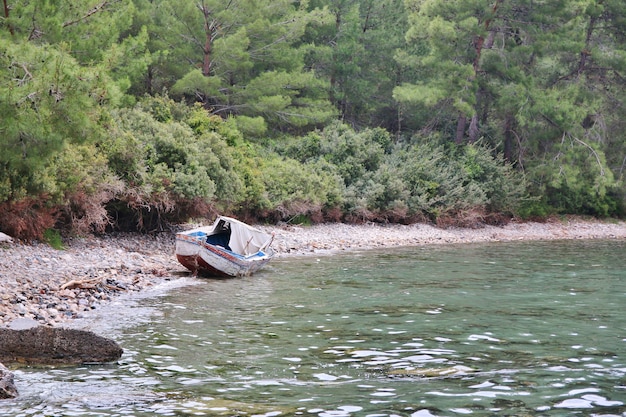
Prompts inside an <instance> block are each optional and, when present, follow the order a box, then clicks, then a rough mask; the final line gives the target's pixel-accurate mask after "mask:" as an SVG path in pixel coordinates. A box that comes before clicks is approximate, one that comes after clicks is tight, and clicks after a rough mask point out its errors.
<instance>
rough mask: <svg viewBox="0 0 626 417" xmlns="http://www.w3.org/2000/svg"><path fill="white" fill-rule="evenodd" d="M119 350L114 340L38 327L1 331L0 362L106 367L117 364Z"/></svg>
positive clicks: (77, 331) (63, 329)
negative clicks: (93, 364)
mask: <svg viewBox="0 0 626 417" xmlns="http://www.w3.org/2000/svg"><path fill="white" fill-rule="evenodd" d="M122 353H123V350H122V348H121V347H120V346H119V345H118V344H117V343H116V342H115V341H113V340H111V339H108V338H105V337H102V336H99V335H97V334H95V333H93V332H89V331H85V330H77V329H65V328H53V327H46V326H38V327H33V328H28V329H24V330H14V329H8V328H0V362H3V363H22V364H39V365H59V364H61V365H68V364H82V363H105V362H113V361H116V360H118V359H119V358H120V357H121V356H122Z"/></svg>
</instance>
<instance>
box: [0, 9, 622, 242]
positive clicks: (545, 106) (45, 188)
mask: <svg viewBox="0 0 626 417" xmlns="http://www.w3.org/2000/svg"><path fill="white" fill-rule="evenodd" d="M2 6H3V8H2V12H0V144H1V146H2V152H0V230H2V231H4V232H6V233H9V234H12V235H14V236H16V237H20V238H24V239H39V238H42V236H43V235H44V232H45V231H46V230H50V229H57V230H60V231H62V232H63V233H75V234H76V233H78V234H82V233H93V232H96V233H103V232H107V231H111V230H144V231H154V230H163V229H164V228H167V227H168V226H169V225H171V224H175V223H178V222H185V221H189V220H190V219H203V218H209V217H212V216H214V215H215V214H216V213H225V214H231V215H235V216H238V217H240V218H242V219H244V220H251V221H266V222H303V221H312V222H321V221H346V222H366V221H377V222H400V223H410V222H417V221H429V222H435V223H437V224H440V225H465V226H479V225H480V224H484V223H501V222H506V221H508V220H509V219H511V218H515V217H518V218H535V219H541V218H546V217H547V216H551V215H559V214H582V215H591V216H597V217H623V216H624V215H625V214H626V209H625V206H626V184H625V183H624V168H625V167H626V133H625V132H626V129H625V126H624V124H625V122H624V121H625V120H626V117H624V116H625V113H626V107H625V106H624V99H625V95H626V89H625V88H624V84H625V83H626V9H624V7H622V4H621V1H619V0H575V1H574V0H554V1H550V2H534V1H530V0H521V1H516V2H505V1H502V0H489V1H485V0H455V1H448V0H404V1H403V0H332V1H331V0H303V1H294V0H229V1H222V0H179V1H177V2H175V3H172V2H171V1H167V0H88V1H85V0H63V1H57V0H41V1H37V2H33V1H28V0H3V5H2Z"/></svg>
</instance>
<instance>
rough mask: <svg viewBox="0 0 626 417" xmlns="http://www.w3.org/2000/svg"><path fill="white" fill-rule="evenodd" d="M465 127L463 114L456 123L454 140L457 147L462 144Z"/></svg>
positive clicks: (465, 119) (465, 118)
mask: <svg viewBox="0 0 626 417" xmlns="http://www.w3.org/2000/svg"><path fill="white" fill-rule="evenodd" d="M465 125H467V117H465V116H464V115H463V114H459V119H458V120H457V123H456V138H455V139H454V141H455V142H456V143H457V145H460V144H462V143H463V138H464V137H465Z"/></svg>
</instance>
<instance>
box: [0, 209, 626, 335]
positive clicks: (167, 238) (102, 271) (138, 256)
mask: <svg viewBox="0 0 626 417" xmlns="http://www.w3.org/2000/svg"><path fill="white" fill-rule="evenodd" d="M259 227H260V228H261V229H263V230H265V231H267V232H270V233H274V235H275V238H274V242H273V245H272V247H273V248H274V249H275V251H276V252H277V253H278V256H280V257H284V256H304V255H310V254H315V255H331V254H333V253H337V252H340V251H350V250H367V249H378V248H390V247H398V246H420V245H431V244H458V243H474V242H497V241H502V242H504V241H518V240H563V239H626V222H602V221H595V220H581V219H566V220H560V221H552V222H546V223H534V222H524V223H510V224H508V225H506V226H502V227H495V226H485V227H483V228H479V229H459V228H452V229H439V228H436V227H433V226H431V225H427V224H415V225H409V226H403V225H378V224H364V225H347V224H322V225H315V226H310V227H304V226H292V225H284V226H259ZM65 245H66V248H65V249H64V250H56V249H53V248H51V247H49V246H48V245H46V244H33V245H26V244H21V243H16V242H3V243H0V255H1V256H0V327H13V328H16V327H19V323H21V322H24V321H30V322H33V323H34V322H37V323H39V324H42V325H48V326H60V325H62V323H64V322H66V321H68V320H71V319H73V318H77V317H81V316H82V315H83V314H85V312H88V311H90V310H93V309H97V308H98V307H99V306H101V305H103V304H105V303H108V302H110V301H111V300H113V299H115V298H116V297H117V296H119V295H121V294H123V293H126V292H132V291H142V290H144V289H146V288H148V287H151V286H154V285H157V284H160V283H163V282H165V281H172V280H176V279H179V278H181V277H185V276H188V275H189V272H188V271H187V270H186V269H185V268H183V267H182V266H181V265H180V264H179V263H178V262H177V261H176V259H175V256H174V234H173V233H160V234H158V235H136V234H120V235H108V236H104V237H92V236H90V237H84V238H75V239H71V240H69V241H67V242H65Z"/></svg>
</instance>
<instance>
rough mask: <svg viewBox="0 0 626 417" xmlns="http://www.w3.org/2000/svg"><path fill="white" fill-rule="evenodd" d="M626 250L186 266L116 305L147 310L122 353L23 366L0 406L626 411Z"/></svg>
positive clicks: (615, 245) (31, 410)
mask: <svg viewBox="0 0 626 417" xmlns="http://www.w3.org/2000/svg"><path fill="white" fill-rule="evenodd" d="M625 249H626V243H625V242H619V241H602V242H558V243H557V242H546V243H518V244H481V245H463V246H447V247H420V248H403V249H400V250H394V251H380V252H379V251H374V252H361V253H350V254H343V255H336V256H325V257H320V258H314V257H309V258H299V259H280V260H277V261H276V262H274V263H273V264H272V265H271V267H270V268H268V269H266V270H265V271H262V272H261V273H260V274H258V275H256V276H254V277H250V278H243V279H231V280H210V279H203V280H196V281H193V282H194V285H191V286H187V287H183V288H176V289H174V290H171V291H170V292H168V293H167V294H164V295H161V296H159V297H153V298H148V299H145V300H142V301H141V302H140V305H139V306H136V307H133V308H131V309H126V310H125V313H124V314H125V317H133V311H142V312H143V313H144V314H143V315H138V318H139V320H138V322H137V323H136V324H134V325H129V324H126V325H125V326H124V327H123V328H122V330H120V331H116V332H114V334H115V337H116V339H117V340H118V341H119V342H120V343H121V345H122V346H123V347H124V348H125V354H124V356H123V358H122V360H121V361H120V362H119V363H118V364H113V365H107V366H87V367H77V368H67V369H57V370H41V369H21V370H18V371H17V373H16V374H17V382H18V384H19V386H20V391H21V396H20V398H19V399H17V400H15V401H8V402H2V403H0V416H9V415H11V416H17V415H23V416H35V415H37V416H38V415H41V416H44V415H81V416H82V415H93V416H114V415H115V416H123V415H137V416H142V415H146V416H147V415H166V416H168V415H169V416H192V415H194V416H196V415H208V416H218V415H224V416H233V415H249V416H252V415H254V416H278V415H302V416H322V417H326V416H329V417H330V416H332V417H338V416H372V417H373V416H412V417H427V416H459V415H474V416H492V415H528V416H566V415H584V416H588V415H594V416H626V379H625V375H626V318H625V317H624V314H623V310H624V306H626V266H625V264H624V261H623V260H624V250H625ZM138 307H141V309H140V310H136V309H137V308H138ZM146 308H147V309H148V310H146ZM121 310H122V311H124V309H121ZM145 311H151V312H152V313H151V315H150V316H147V317H149V320H148V319H146V318H145V317H144V318H143V319H142V318H141V317H143V316H144V315H145ZM109 319H113V320H116V319H115V318H114V317H109ZM116 321H117V320H116ZM127 321H128V320H127ZM100 326H101V328H102V329H104V330H103V331H101V333H106V326H104V327H102V323H100Z"/></svg>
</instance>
